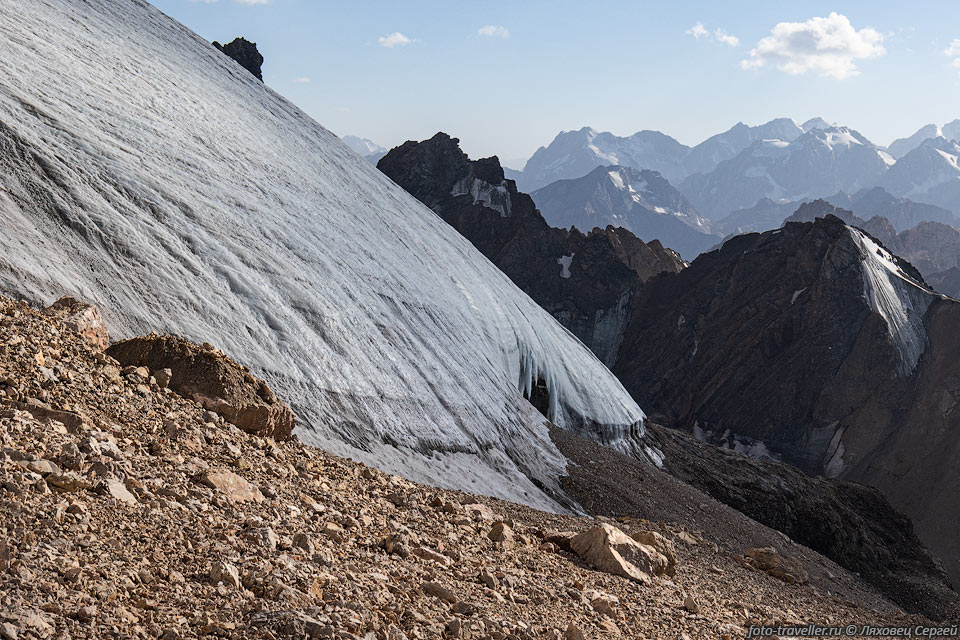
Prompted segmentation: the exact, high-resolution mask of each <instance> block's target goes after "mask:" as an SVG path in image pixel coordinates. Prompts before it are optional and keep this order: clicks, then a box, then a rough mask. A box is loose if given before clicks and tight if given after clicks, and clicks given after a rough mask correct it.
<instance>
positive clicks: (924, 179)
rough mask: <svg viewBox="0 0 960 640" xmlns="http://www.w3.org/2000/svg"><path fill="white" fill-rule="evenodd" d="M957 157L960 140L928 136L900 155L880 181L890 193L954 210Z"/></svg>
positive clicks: (957, 192) (958, 170)
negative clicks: (958, 141)
mask: <svg viewBox="0 0 960 640" xmlns="http://www.w3.org/2000/svg"><path fill="white" fill-rule="evenodd" d="M958 158H960V144H958V143H957V142H954V141H952V140H947V139H946V138H943V137H937V138H928V139H926V140H924V141H923V142H921V143H920V144H919V145H918V146H917V147H916V148H915V149H913V150H911V151H910V152H909V153H907V154H906V155H904V156H903V157H902V158H900V159H899V160H898V161H897V163H896V164H895V165H894V166H893V167H892V168H891V169H890V171H889V173H887V175H886V176H884V180H883V181H882V183H881V184H882V186H883V187H885V188H886V189H887V191H889V192H890V193H892V194H894V195H897V196H903V197H908V198H911V199H914V200H918V201H920V202H929V203H930V204H936V205H940V206H944V207H946V208H948V209H950V210H952V211H957V206H958V205H960V200H958V199H957V196H958V195H960V185H957V186H956V187H955V186H954V185H955V184H956V183H958V181H960V166H958ZM948 191H949V192H948Z"/></svg>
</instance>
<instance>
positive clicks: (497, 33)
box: [477, 24, 510, 38]
mask: <svg viewBox="0 0 960 640" xmlns="http://www.w3.org/2000/svg"><path fill="white" fill-rule="evenodd" d="M477 35H478V36H485V37H487V38H509V37H510V31H508V30H507V28H506V27H503V26H500V25H496V24H488V25H485V26H483V27H480V28H479V29H477Z"/></svg>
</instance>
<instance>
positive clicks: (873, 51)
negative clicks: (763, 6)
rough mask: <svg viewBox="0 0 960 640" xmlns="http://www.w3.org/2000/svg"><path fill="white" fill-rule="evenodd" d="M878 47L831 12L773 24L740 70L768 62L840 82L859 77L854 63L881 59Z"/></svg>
mask: <svg viewBox="0 0 960 640" xmlns="http://www.w3.org/2000/svg"><path fill="white" fill-rule="evenodd" d="M882 43H883V35H881V34H880V33H879V32H878V31H876V30H875V29H871V28H870V27H864V28H863V29H859V30H857V29H854V28H853V25H851V24H850V20H849V19H848V18H847V17H846V16H845V15H842V14H839V13H836V12H831V13H830V15H829V16H827V17H826V18H811V19H809V20H807V21H806V22H781V23H779V24H777V25H776V26H775V27H774V28H773V30H772V31H771V32H770V35H769V36H767V37H765V38H763V39H761V40H760V41H759V42H758V43H757V45H756V46H755V47H754V48H753V49H751V50H750V57H749V58H747V59H745V60H742V61H741V62H740V66H741V67H743V68H744V69H758V68H760V67H763V66H765V65H766V64H767V63H768V62H769V63H770V64H773V65H776V67H777V69H779V70H780V71H783V72H784V73H788V74H790V75H801V74H804V73H807V72H808V71H812V72H814V73H817V74H819V75H821V76H829V77H832V78H836V79H838V80H842V79H844V78H849V77H851V76H856V75H859V73H860V70H859V69H858V68H857V64H856V62H857V60H865V59H868V58H877V57H880V56H882V55H884V54H885V53H886V52H887V50H886V49H885V48H884V47H883V44H882ZM958 50H960V49H958Z"/></svg>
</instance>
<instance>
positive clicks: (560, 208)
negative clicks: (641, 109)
mask: <svg viewBox="0 0 960 640" xmlns="http://www.w3.org/2000/svg"><path fill="white" fill-rule="evenodd" d="M530 197H532V198H533V200H534V202H536V204H537V208H538V209H540V211H541V213H543V217H544V218H545V219H546V221H547V223H548V224H550V225H552V226H554V227H577V228H578V229H581V230H588V229H592V228H594V227H601V228H602V227H605V226H607V225H613V226H615V227H623V228H624V229H628V230H629V231H632V232H633V233H634V234H635V235H636V236H637V237H638V238H640V239H641V240H645V241H647V242H649V241H651V240H659V241H660V242H661V243H663V244H664V245H665V246H668V247H670V248H671V249H674V250H676V251H677V252H679V253H680V255H681V256H683V257H684V258H685V259H687V260H692V259H693V258H695V257H696V256H697V255H698V254H700V253H701V252H703V251H706V250H707V249H709V248H710V247H712V246H713V245H715V244H716V243H717V241H718V240H719V236H718V235H716V234H714V233H712V232H711V228H710V222H709V221H708V220H705V219H704V218H703V217H701V216H700V214H698V213H697V210H696V209H695V208H694V207H693V205H692V204H690V202H689V201H688V200H687V199H686V198H684V197H683V195H682V194H681V193H680V192H679V191H677V190H676V189H675V188H674V187H673V186H672V185H671V184H670V183H669V182H668V181H667V180H665V179H664V178H663V177H662V176H661V175H660V174H659V173H657V172H656V171H648V170H641V169H634V168H632V167H618V166H607V167H597V168H596V169H594V170H593V171H591V172H590V173H588V174H587V175H585V176H583V177H582V178H577V179H572V180H558V181H557V182H554V183H552V184H549V185H547V186H545V187H543V188H542V189H537V190H536V191H534V192H533V193H531V194H530Z"/></svg>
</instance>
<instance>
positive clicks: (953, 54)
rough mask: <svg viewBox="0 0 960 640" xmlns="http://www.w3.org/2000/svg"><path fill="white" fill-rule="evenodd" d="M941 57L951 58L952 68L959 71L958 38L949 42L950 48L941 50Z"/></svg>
mask: <svg viewBox="0 0 960 640" xmlns="http://www.w3.org/2000/svg"><path fill="white" fill-rule="evenodd" d="M943 55H945V56H947V57H948V58H952V59H953V60H952V61H951V64H952V65H953V68H954V69H957V70H958V71H960V38H954V39H953V40H951V41H950V46H949V47H947V48H946V49H944V50H943Z"/></svg>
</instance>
